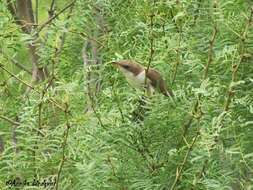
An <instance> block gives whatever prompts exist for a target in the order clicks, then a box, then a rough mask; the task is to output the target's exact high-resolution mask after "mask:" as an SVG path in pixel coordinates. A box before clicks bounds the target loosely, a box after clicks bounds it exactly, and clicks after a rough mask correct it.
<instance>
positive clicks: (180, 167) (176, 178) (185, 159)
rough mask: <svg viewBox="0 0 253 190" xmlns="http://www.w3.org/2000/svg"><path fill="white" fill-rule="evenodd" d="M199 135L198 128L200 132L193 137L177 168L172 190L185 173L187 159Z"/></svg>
mask: <svg viewBox="0 0 253 190" xmlns="http://www.w3.org/2000/svg"><path fill="white" fill-rule="evenodd" d="M198 136H199V129H198V132H197V133H196V134H195V136H194V137H193V139H192V143H191V144H190V146H189V147H188V150H187V152H186V154H185V156H184V159H183V162H182V163H181V164H180V165H179V166H178V167H177V169H176V177H175V180H174V182H173V184H172V186H171V188H170V190H174V189H175V187H176V185H177V183H178V182H179V180H180V177H181V175H182V173H183V169H184V167H185V165H186V162H187V160H188V157H189V155H190V152H191V151H192V149H193V146H194V144H195V143H196V140H197V138H198Z"/></svg>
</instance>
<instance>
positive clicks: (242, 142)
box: [0, 0, 253, 190]
mask: <svg viewBox="0 0 253 190" xmlns="http://www.w3.org/2000/svg"><path fill="white" fill-rule="evenodd" d="M33 2H34V3H35V1H33ZM39 2H40V3H41V4H39V24H42V23H43V22H45V21H46V20H47V14H46V13H45V11H46V10H48V9H49V7H50V3H51V2H49V1H39ZM60 2H61V3H63V4H65V3H66V4H67V3H68V2H70V1H60ZM252 6H253V5H252V3H251V1H243V0H221V1H212V0H206V1H202V0H182V1H178V0H172V1H165V0H164V1H154V2H153V1H150V0H119V1H113V0H99V1H94V0H86V1H81V0H77V1H76V3H75V5H74V7H73V10H72V12H70V10H69V9H68V10H66V11H65V12H63V13H62V14H61V15H60V16H59V17H57V18H55V19H54V20H53V21H52V23H49V24H48V25H46V27H45V28H43V30H42V31H41V33H40V34H39V39H38V41H39V42H40V43H41V44H42V45H41V46H40V47H39V49H38V52H37V54H38V55H39V57H40V59H39V66H40V67H42V66H47V67H48V70H49V72H50V73H51V72H54V79H53V82H52V85H51V86H49V87H47V86H48V84H49V83H50V80H51V78H50V77H49V78H48V79H46V80H45V81H42V82H39V83H37V84H34V83H32V82H30V81H31V80H32V78H31V74H29V73H28V72H26V71H24V70H23V69H20V68H19V67H16V66H15V64H13V61H12V59H15V60H17V61H18V62H19V63H21V64H22V65H24V66H25V67H26V68H28V69H29V70H31V68H32V64H31V60H30V58H29V53H28V50H27V44H28V43H31V42H32V41H33V40H34V38H33V36H32V34H34V33H32V34H24V33H23V32H22V30H21V29H20V27H19V26H18V25H16V24H15V22H14V18H13V17H12V16H11V14H10V12H9V11H8V9H7V1H3V2H2V1H1V3H0V28H1V30H0V66H1V67H0V129H1V130H0V150H1V145H3V144H4V150H3V151H2V152H0V189H8V188H9V187H8V186H6V182H7V181H8V180H10V179H15V178H19V179H21V180H24V179H27V180H30V181H31V180H33V179H41V180H43V179H49V178H50V177H52V178H57V177H58V180H59V189H77V190H78V189H80V190H83V189H85V190H86V189H87V190H93V189H94V190H97V189H102V190H107V189H108V190H114V189H115V190H118V189H122V190H126V189H127V190H158V189H159V190H162V189H171V190H173V189H198V190H204V189H210V190H211V189H213V190H214V189H219V190H225V189H226V190H227V189H235V190H237V189H245V190H246V189H248V190H249V189H252V188H253V180H252V179H253V141H252V137H253V98H252V97H253V90H252V89H253V67H252V61H253V57H252V53H253V45H252V41H253V30H252V16H253V15H252V14H253V10H252ZM63 7H64V6H63V5H62V4H60V3H59V2H58V3H57V6H56V8H57V10H56V12H57V11H59V10H61V9H62V8H63ZM95 10H98V11H97V12H96V11H95ZM96 14H99V15H100V16H101V18H102V24H101V23H100V24H99V22H98V19H97V16H96ZM151 15H153V17H152V16H151ZM151 17H152V18H151ZM151 19H153V26H151V23H150V22H151ZM100 21H101V20H100ZM33 32H36V28H35V29H34V31H33ZM63 38H64V40H62V39H63ZM87 40H90V41H93V42H96V43H97V46H98V54H99V57H100V58H101V60H102V64H101V65H98V66H87V65H86V66H85V65H84V63H83V57H82V49H83V47H84V44H85V42H86V41H87ZM151 40H153V41H154V45H153V48H154V55H153V59H152V60H151V65H150V66H151V67H153V68H156V69H157V70H159V71H160V72H161V73H162V75H163V76H164V78H165V79H166V82H167V85H168V86H169V87H170V88H172V89H173V92H174V94H175V98H174V101H172V100H171V99H169V98H167V97H164V96H162V95H161V94H155V95H154V96H153V97H151V98H145V102H146V103H145V106H144V108H141V106H140V99H141V98H143V95H144V93H143V92H137V91H135V90H134V89H132V88H130V87H129V86H128V84H127V83H126V82H125V79H124V78H123V76H121V75H120V73H118V72H117V71H116V70H115V68H113V67H112V66H111V65H110V64H109V62H110V61H112V60H117V59H134V60H136V61H138V62H140V63H142V64H143V65H145V66H148V64H149V59H150V56H151V54H150V48H151ZM62 42H64V43H63V44H61V43H62ZM59 49H60V52H59V53H56V52H57V51H58V50H59ZM88 50H89V52H88V56H90V55H91V52H92V47H88ZM3 68H5V69H6V70H7V71H10V73H11V74H12V75H11V74H10V73H8V72H6V70H4V69H3ZM88 70H91V71H92V72H93V73H94V75H95V76H99V79H98V80H99V82H101V87H100V90H98V92H96V94H95V93H94V94H92V95H90V94H89V93H88V92H89V88H88V86H89V83H91V82H90V81H89V80H88V77H87V76H88ZM205 73H206V74H207V75H206V76H205ZM13 75H14V76H13ZM18 79H20V80H18ZM22 81H23V82H22ZM24 81H26V83H28V84H32V85H34V89H30V90H29V88H28V87H27V85H25V84H24ZM45 89H46V90H45ZM93 90H94V89H93ZM59 107H60V108H59ZM140 108H141V110H142V111H143V110H144V113H141V114H144V120H143V121H139V122H138V121H136V120H135V119H134V114H133V113H134V112H136V111H137V112H141V111H140V110H139V109H140ZM26 188H28V187H27V186H26ZM34 188H35V187H34ZM36 189H38V188H36Z"/></svg>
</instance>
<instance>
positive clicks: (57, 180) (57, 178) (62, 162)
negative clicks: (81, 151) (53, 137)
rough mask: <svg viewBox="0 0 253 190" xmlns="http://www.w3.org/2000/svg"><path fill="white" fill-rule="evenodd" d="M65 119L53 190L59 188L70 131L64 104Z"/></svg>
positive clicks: (67, 112)
mask: <svg viewBox="0 0 253 190" xmlns="http://www.w3.org/2000/svg"><path fill="white" fill-rule="evenodd" d="M65 108H66V109H65V111H64V113H65V119H66V129H65V130H64V133H63V142H62V157H61V162H60V164H59V169H58V172H57V177H56V186H55V190H58V187H59V181H60V177H61V173H62V168H63V166H64V163H65V160H66V148H67V140H68V136H69V129H70V122H69V118H68V115H69V111H68V104H67V103H66V104H65Z"/></svg>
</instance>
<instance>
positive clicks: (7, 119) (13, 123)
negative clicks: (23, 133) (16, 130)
mask: <svg viewBox="0 0 253 190" xmlns="http://www.w3.org/2000/svg"><path fill="white" fill-rule="evenodd" d="M0 118H1V119H3V120H5V121H7V122H9V123H10V124H12V125H17V126H18V125H20V123H19V122H16V121H13V120H12V119H10V118H8V117H5V116H3V115H0Z"/></svg>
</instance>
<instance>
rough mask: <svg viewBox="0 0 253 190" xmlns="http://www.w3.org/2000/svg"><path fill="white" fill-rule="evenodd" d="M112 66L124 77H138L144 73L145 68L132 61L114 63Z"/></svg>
mask: <svg viewBox="0 0 253 190" xmlns="http://www.w3.org/2000/svg"><path fill="white" fill-rule="evenodd" d="M112 64H113V65H114V66H115V67H117V68H118V69H119V70H120V71H121V72H122V73H123V74H124V75H128V74H132V75H135V76H136V75H138V74H139V73H140V72H141V71H143V69H144V68H143V66H141V65H139V64H138V63H136V62H133V61H130V60H121V61H113V62H112Z"/></svg>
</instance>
